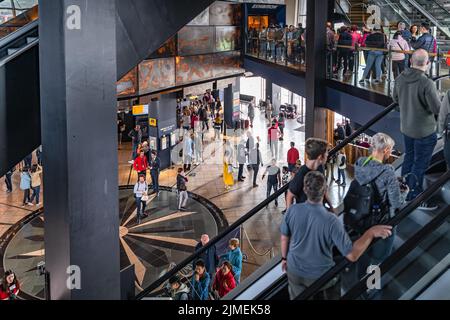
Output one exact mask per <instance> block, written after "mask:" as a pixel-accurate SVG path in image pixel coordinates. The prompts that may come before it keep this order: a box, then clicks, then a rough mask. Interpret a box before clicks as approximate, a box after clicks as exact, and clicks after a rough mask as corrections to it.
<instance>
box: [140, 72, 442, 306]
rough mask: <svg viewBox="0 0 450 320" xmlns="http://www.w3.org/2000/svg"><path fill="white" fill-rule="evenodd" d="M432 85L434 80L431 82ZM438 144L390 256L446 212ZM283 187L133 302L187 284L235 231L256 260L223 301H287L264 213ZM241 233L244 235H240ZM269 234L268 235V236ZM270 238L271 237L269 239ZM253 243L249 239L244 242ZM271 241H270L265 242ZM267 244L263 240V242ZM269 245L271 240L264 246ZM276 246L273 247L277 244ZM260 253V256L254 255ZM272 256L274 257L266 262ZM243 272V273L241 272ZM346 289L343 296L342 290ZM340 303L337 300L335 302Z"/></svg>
mask: <svg viewBox="0 0 450 320" xmlns="http://www.w3.org/2000/svg"><path fill="white" fill-rule="evenodd" d="M436 80H437V79H436ZM395 107H396V105H395V104H392V105H390V106H389V107H387V108H385V110H383V112H381V113H380V114H378V115H377V116H376V117H374V118H373V119H372V120H370V121H369V122H368V123H367V124H365V125H364V126H362V127H361V128H359V129H358V130H357V131H355V132H354V134H352V136H350V137H348V138H347V139H345V140H344V141H342V142H341V143H340V144H339V145H338V146H337V147H335V148H334V149H333V150H331V151H330V157H331V156H333V155H334V154H337V153H338V152H339V151H340V150H341V149H343V148H344V147H345V146H346V145H347V144H349V143H351V142H352V141H353V140H354V139H355V138H357V137H358V136H360V135H361V134H362V133H364V132H367V131H368V130H370V128H371V127H372V126H373V125H374V124H376V123H377V122H378V121H380V120H381V119H383V118H384V117H386V116H388V115H389V114H390V113H391V112H396V111H395ZM442 148H443V141H442V140H440V141H439V142H438V145H437V146H436V149H435V151H434V153H433V157H432V161H431V165H430V167H429V169H428V171H427V174H426V178H425V179H426V182H427V184H428V185H427V188H426V189H425V191H424V192H423V193H422V194H421V195H419V196H418V197H417V198H416V199H415V200H414V201H412V202H410V203H409V204H408V205H406V206H405V207H404V208H403V209H402V210H401V211H400V212H399V213H398V214H397V215H396V216H395V217H394V218H393V219H392V220H391V221H390V222H389V224H390V225H392V226H395V227H396V229H397V233H396V236H395V242H394V250H393V253H392V255H395V254H396V252H398V251H399V250H400V248H401V247H402V246H403V245H404V244H405V243H408V241H410V240H411V239H412V238H413V237H414V235H415V234H416V233H417V232H419V231H421V230H422V229H423V228H425V227H426V225H427V224H428V223H429V222H430V221H432V220H433V219H434V218H435V217H437V216H440V215H441V214H443V212H446V210H447V208H448V205H449V204H450V199H449V198H450V182H449V179H450V173H449V172H446V165H445V161H444V159H443V151H442ZM402 162H403V160H402V158H400V159H399V160H398V161H397V162H396V163H394V164H393V165H394V167H395V168H397V170H400V168H401V164H402ZM287 188H288V186H285V187H283V188H282V189H280V190H279V191H278V192H277V193H275V194H273V195H271V196H270V197H269V198H268V199H266V200H264V201H263V202H262V203H260V204H259V205H258V206H256V207H255V208H253V209H252V210H250V211H249V212H248V213H247V214H245V215H244V216H242V217H241V218H240V219H238V220H237V221H236V222H235V223H233V224H232V225H231V226H230V227H229V228H227V229H226V230H225V231H223V232H222V233H221V234H220V235H218V236H217V237H216V238H214V239H212V240H211V241H210V242H209V243H208V244H207V245H206V246H204V247H203V248H202V249H200V250H199V251H197V252H196V253H194V254H193V255H191V256H190V257H188V258H186V259H185V260H183V261H182V262H180V263H179V264H178V265H176V266H174V267H173V269H171V270H168V271H167V272H166V273H165V274H164V275H162V276H161V277H160V278H159V279H158V280H156V281H155V282H154V283H153V284H151V285H150V286H148V287H147V288H145V289H144V290H143V291H142V292H141V293H140V294H139V295H138V296H137V299H158V298H161V297H167V296H168V292H167V289H166V288H167V281H168V280H169V279H170V278H171V277H173V276H175V275H177V276H179V277H181V278H182V279H185V281H186V282H188V281H189V279H190V277H191V276H192V267H191V266H192V265H193V263H194V261H196V260H197V259H199V257H201V256H202V255H203V254H204V253H205V252H206V251H207V250H209V249H210V248H211V247H213V246H215V247H216V248H219V247H221V248H223V247H226V244H227V241H228V240H229V238H230V235H231V234H235V232H236V230H241V231H242V232H243V233H244V235H245V236H246V237H243V239H244V241H242V240H241V244H242V245H244V244H246V249H245V251H247V250H248V251H247V253H249V252H253V253H255V254H254V256H256V258H255V259H251V261H250V259H249V258H247V261H244V266H243V270H244V271H243V272H244V273H245V279H244V280H243V281H242V282H241V283H240V284H239V285H238V286H237V288H236V289H234V290H233V291H232V292H231V293H229V294H228V295H227V296H225V297H224V298H223V299H224V300H270V299H285V300H287V299H289V296H288V291H287V277H286V275H285V274H283V272H282V271H281V256H280V250H279V242H280V236H279V222H280V220H281V219H282V218H280V217H279V216H281V215H280V214H279V213H278V217H277V216H274V215H273V213H271V212H270V210H268V209H267V208H268V206H269V205H270V204H271V203H272V202H273V201H274V200H275V199H276V198H278V197H280V196H282V195H283V194H284V192H285V191H286V190H287ZM424 201H432V202H433V203H434V204H436V205H437V206H438V208H437V209H436V210H434V211H423V210H421V209H419V206H420V205H421V203H422V202H424ZM250 228H252V229H256V231H253V232H254V236H253V237H252V236H251V235H250V236H248V235H247V234H246V232H245V230H246V229H247V230H249V229H250ZM243 230H244V231H243ZM271 235H272V236H271ZM273 235H275V236H273ZM250 238H253V239H250ZM269 238H272V239H269ZM268 239H269V240H268ZM270 240H272V241H270ZM252 241H259V242H262V243H263V244H266V248H267V245H268V243H270V244H269V245H270V246H272V250H271V252H272V253H275V254H272V255H271V258H270V259H268V258H267V257H263V256H264V253H261V251H262V250H261V249H260V248H258V249H255V248H254V246H253V245H252ZM277 244H278V245H277ZM258 251H260V252H258ZM273 256H275V257H274V258H272V257H273ZM350 265H351V263H350V262H349V261H347V260H346V259H344V258H343V257H337V259H336V265H335V267H333V268H332V269H330V270H329V271H328V272H327V273H326V274H324V275H323V277H322V278H320V279H318V280H317V281H316V282H315V283H314V284H313V285H311V286H310V287H309V288H307V289H306V290H305V291H304V292H303V293H302V295H301V296H300V297H299V299H310V298H313V297H315V296H316V295H317V294H318V293H320V292H321V289H322V288H323V287H324V286H325V285H327V284H328V282H330V281H333V280H334V279H335V278H336V277H337V276H339V275H340V274H341V273H343V272H346V271H348V269H349V267H351V266H350ZM246 269H247V270H246ZM359 280H360V278H358V277H356V278H355V279H352V281H347V282H346V283H345V285H346V288H345V290H343V291H342V294H345V293H346V292H348V290H351V288H352V287H353V286H354V285H355V284H356V283H357V282H358V281H359ZM346 290H347V291H346ZM337 298H340V297H337Z"/></svg>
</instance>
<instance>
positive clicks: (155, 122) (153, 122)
mask: <svg viewBox="0 0 450 320" xmlns="http://www.w3.org/2000/svg"><path fill="white" fill-rule="evenodd" d="M148 122H149V124H150V126H151V127H156V126H157V121H156V119H153V118H150V119H148Z"/></svg>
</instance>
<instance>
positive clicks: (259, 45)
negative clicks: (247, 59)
mask: <svg viewBox="0 0 450 320" xmlns="http://www.w3.org/2000/svg"><path fill="white" fill-rule="evenodd" d="M305 41H306V29H305V28H304V27H303V25H302V24H301V23H299V24H298V25H297V27H295V26H293V25H290V26H286V27H284V28H283V27H281V26H280V25H276V24H271V25H270V26H269V27H266V26H263V27H262V28H261V29H259V30H258V29H256V28H250V29H249V31H248V50H249V52H250V53H252V54H259V56H262V57H266V56H267V58H268V59H271V60H276V61H280V62H284V61H285V60H286V59H287V61H288V62H291V63H304V61H305Z"/></svg>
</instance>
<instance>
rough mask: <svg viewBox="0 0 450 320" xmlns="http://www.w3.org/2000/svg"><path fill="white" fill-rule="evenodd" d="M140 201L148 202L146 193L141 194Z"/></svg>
mask: <svg viewBox="0 0 450 320" xmlns="http://www.w3.org/2000/svg"><path fill="white" fill-rule="evenodd" d="M141 201H142V202H147V201H148V194H147V193H143V194H142V198H141Z"/></svg>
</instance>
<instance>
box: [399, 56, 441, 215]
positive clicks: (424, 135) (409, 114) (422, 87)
mask: <svg viewBox="0 0 450 320" xmlns="http://www.w3.org/2000/svg"><path fill="white" fill-rule="evenodd" d="M429 65H430V61H429V57H428V52H427V51H425V50H423V49H419V50H416V51H415V52H414V54H413V55H412V58H411V68H410V69H408V70H406V71H405V72H403V73H402V74H401V75H400V76H399V77H398V78H397V79H396V80H395V87H394V93H393V97H392V98H393V100H394V101H395V102H397V103H398V107H397V110H398V111H400V125H401V128H400V131H401V132H402V134H403V137H404V141H405V160H404V161H403V167H402V176H406V175H408V185H409V188H410V189H411V193H410V194H409V195H408V200H412V199H414V198H415V197H417V195H419V194H420V193H421V192H422V191H423V179H424V174H425V171H426V169H427V168H428V166H429V165H430V161H431V157H432V155H433V150H434V148H435V146H436V143H437V134H436V130H437V122H436V115H438V114H439V110H440V107H441V100H440V98H439V93H438V90H437V89H436V85H435V83H434V82H433V81H432V80H431V79H429V78H428V77H427V76H426V74H425V72H426V71H427V70H428V68H429ZM422 209H427V205H426V204H424V206H423V207H422ZM428 209H430V210H431V209H434V208H428Z"/></svg>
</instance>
